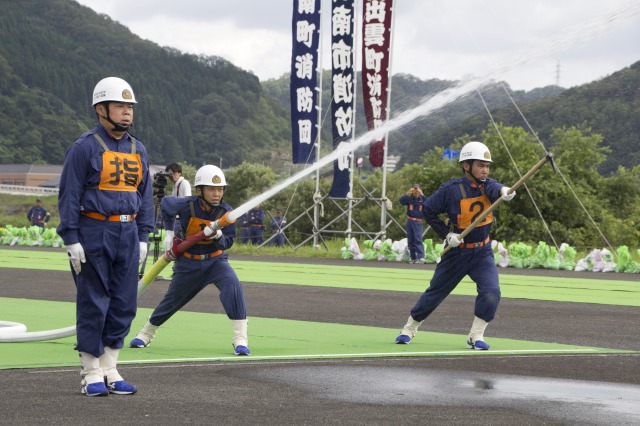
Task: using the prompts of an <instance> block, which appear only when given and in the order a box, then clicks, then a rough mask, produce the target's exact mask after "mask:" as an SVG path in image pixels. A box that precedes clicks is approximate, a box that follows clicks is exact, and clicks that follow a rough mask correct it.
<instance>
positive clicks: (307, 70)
mask: <svg viewBox="0 0 640 426" xmlns="http://www.w3.org/2000/svg"><path fill="white" fill-rule="evenodd" d="M313 68H314V66H313V55H312V54H311V53H305V54H304V55H302V56H296V77H298V78H306V79H308V80H311V78H312V77H313Z"/></svg>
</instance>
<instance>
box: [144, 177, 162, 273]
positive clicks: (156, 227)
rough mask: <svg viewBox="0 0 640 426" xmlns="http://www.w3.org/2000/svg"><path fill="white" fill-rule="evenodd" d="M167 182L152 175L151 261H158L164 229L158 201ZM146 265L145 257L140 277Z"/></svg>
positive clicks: (160, 199)
mask: <svg viewBox="0 0 640 426" xmlns="http://www.w3.org/2000/svg"><path fill="white" fill-rule="evenodd" d="M166 184H167V181H166V179H165V180H164V181H163V179H161V178H159V177H158V175H156V176H154V182H153V188H154V191H153V206H154V214H153V218H154V219H153V232H152V233H151V235H150V237H149V244H153V263H156V262H157V261H158V258H159V257H160V242H161V241H162V230H163V229H164V223H163V221H162V212H161V209H160V201H162V199H163V198H164V196H165V192H164V189H165V186H166ZM147 257H149V253H148V252H147ZM146 265H147V259H146V258H145V259H144V261H143V262H142V265H141V267H140V272H139V274H138V276H139V278H140V279H141V278H142V276H143V275H144V269H145V266H146Z"/></svg>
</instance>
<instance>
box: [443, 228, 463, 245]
mask: <svg viewBox="0 0 640 426" xmlns="http://www.w3.org/2000/svg"><path fill="white" fill-rule="evenodd" d="M459 237H460V234H455V233H453V232H449V233H448V234H447V238H446V241H447V244H448V245H449V247H458V246H459V245H460V244H462V242H463V241H464V238H459Z"/></svg>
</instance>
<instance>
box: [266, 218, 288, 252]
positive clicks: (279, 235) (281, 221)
mask: <svg viewBox="0 0 640 426" xmlns="http://www.w3.org/2000/svg"><path fill="white" fill-rule="evenodd" d="M286 224H287V218H286V217H284V215H283V211H282V209H276V215H275V216H274V217H272V218H271V220H270V221H269V227H270V228H271V235H275V237H273V238H271V240H269V247H271V246H274V245H275V246H277V247H284V233H283V232H282V228H284V226H285V225H286Z"/></svg>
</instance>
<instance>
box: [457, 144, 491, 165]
mask: <svg viewBox="0 0 640 426" xmlns="http://www.w3.org/2000/svg"><path fill="white" fill-rule="evenodd" d="M467 160H480V161H488V162H489V163H492V162H493V161H492V160H491V152H489V148H487V146H486V145H485V144H483V143H482V142H469V143H467V144H466V145H465V146H463V147H462V150H460V160H459V162H460V163H462V162H463V161H467Z"/></svg>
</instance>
